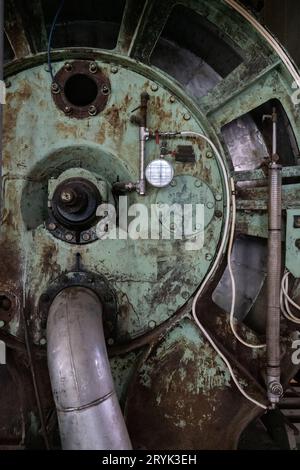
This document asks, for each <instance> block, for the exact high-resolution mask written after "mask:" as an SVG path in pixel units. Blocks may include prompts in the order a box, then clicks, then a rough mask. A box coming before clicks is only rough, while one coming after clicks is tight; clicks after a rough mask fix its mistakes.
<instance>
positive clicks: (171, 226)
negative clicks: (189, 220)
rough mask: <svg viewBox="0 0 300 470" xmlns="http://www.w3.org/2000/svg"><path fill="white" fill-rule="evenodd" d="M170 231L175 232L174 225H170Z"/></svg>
mask: <svg viewBox="0 0 300 470" xmlns="http://www.w3.org/2000/svg"><path fill="white" fill-rule="evenodd" d="M170 230H172V232H174V231H175V230H176V225H175V224H171V225H170Z"/></svg>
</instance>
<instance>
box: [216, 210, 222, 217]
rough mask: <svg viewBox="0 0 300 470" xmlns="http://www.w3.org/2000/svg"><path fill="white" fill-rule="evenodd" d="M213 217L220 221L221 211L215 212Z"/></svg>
mask: <svg viewBox="0 0 300 470" xmlns="http://www.w3.org/2000/svg"><path fill="white" fill-rule="evenodd" d="M215 216H216V217H217V218H218V219H221V218H222V217H223V212H221V211H216V212H215Z"/></svg>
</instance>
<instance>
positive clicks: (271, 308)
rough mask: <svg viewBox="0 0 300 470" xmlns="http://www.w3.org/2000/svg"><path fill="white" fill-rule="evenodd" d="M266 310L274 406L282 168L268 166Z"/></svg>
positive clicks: (276, 395) (269, 382)
mask: <svg viewBox="0 0 300 470" xmlns="http://www.w3.org/2000/svg"><path fill="white" fill-rule="evenodd" d="M268 210H269V237H268V268H267V269H268V278H267V287H268V309H267V333H266V337H267V338H266V339H267V386H268V398H269V401H270V403H271V404H272V405H273V406H274V405H275V404H276V403H278V401H279V400H280V396H281V394H282V386H281V384H280V286H281V267H282V265H281V242H282V240H281V230H282V167H281V166H280V165H278V164H277V163H275V162H274V161H272V162H271V163H270V166H269V207H268Z"/></svg>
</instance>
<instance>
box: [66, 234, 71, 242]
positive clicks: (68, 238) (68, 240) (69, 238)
mask: <svg viewBox="0 0 300 470" xmlns="http://www.w3.org/2000/svg"><path fill="white" fill-rule="evenodd" d="M65 240H67V242H71V241H72V240H73V235H72V233H69V232H68V233H66V235H65Z"/></svg>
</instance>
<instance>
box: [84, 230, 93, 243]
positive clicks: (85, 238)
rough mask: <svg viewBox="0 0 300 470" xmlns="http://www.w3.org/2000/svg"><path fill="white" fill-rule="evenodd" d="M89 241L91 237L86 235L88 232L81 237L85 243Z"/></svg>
mask: <svg viewBox="0 0 300 470" xmlns="http://www.w3.org/2000/svg"><path fill="white" fill-rule="evenodd" d="M90 239H91V235H90V234H89V233H88V232H85V233H84V234H83V235H82V240H83V241H85V242H88V241H90Z"/></svg>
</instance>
